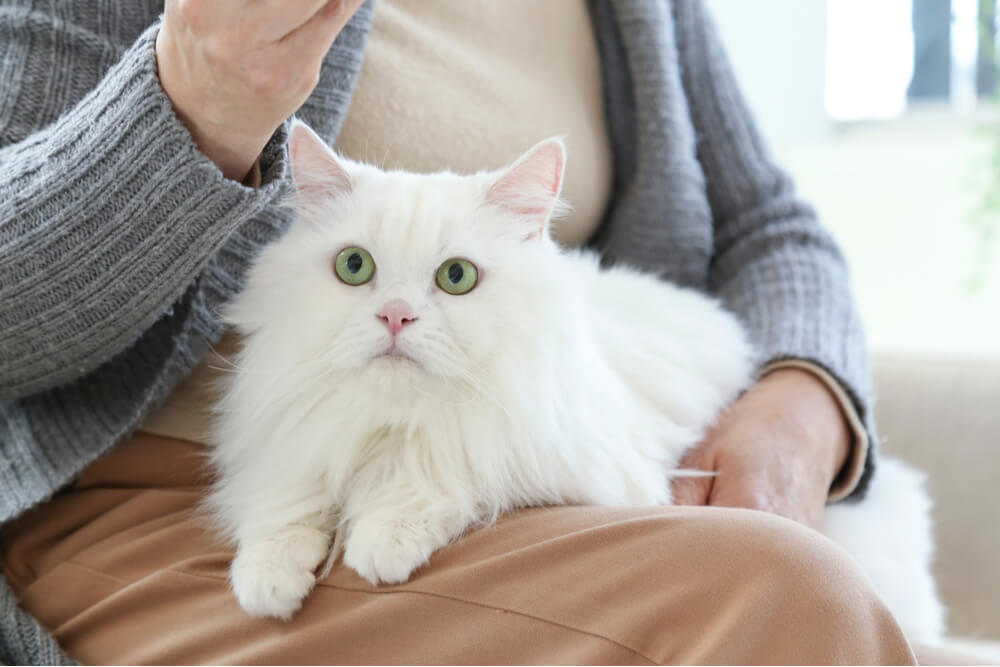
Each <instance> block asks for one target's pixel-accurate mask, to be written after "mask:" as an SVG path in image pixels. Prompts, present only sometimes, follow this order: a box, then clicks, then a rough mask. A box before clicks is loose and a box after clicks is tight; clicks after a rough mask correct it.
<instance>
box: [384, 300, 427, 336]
mask: <svg viewBox="0 0 1000 667" xmlns="http://www.w3.org/2000/svg"><path fill="white" fill-rule="evenodd" d="M375 317H377V318H379V319H380V320H382V321H383V322H385V326H387V327H389V333H391V334H392V335H393V336H395V335H396V334H398V333H399V331H400V329H402V328H403V327H404V326H406V325H407V324H409V323H410V322H413V321H414V320H416V319H417V316H416V315H415V314H414V313H413V309H412V308H410V304H408V303H406V302H405V301H403V300H402V299H393V300H392V301H390V302H389V303H387V304H385V305H384V306H382V310H380V311H378V313H376V314H375Z"/></svg>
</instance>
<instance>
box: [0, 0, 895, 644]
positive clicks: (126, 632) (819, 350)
mask: <svg viewBox="0 0 1000 667" xmlns="http://www.w3.org/2000/svg"><path fill="white" fill-rule="evenodd" d="M161 12H163V15H162V16H160V13H161ZM293 113H297V114H298V115H299V116H300V117H302V118H304V119H305V120H307V121H308V122H309V123H310V125H312V127H314V128H315V129H316V130H317V131H318V132H319V133H320V134H321V135H322V136H323V137H324V138H325V139H326V140H328V141H329V142H330V143H331V144H335V145H336V146H337V148H338V149H339V150H341V151H342V152H344V153H345V154H347V155H348V156H350V157H354V158H356V159H364V158H365V157H366V155H365V153H366V151H367V146H368V145H369V144H372V145H373V147H374V146H379V147H386V148H385V149H383V150H388V147H390V146H391V148H392V159H393V161H394V163H395V164H396V166H400V167H403V168H407V169H411V170H414V171H429V170H434V169H439V168H443V167H445V166H451V167H453V168H456V169H459V170H476V169H481V168H486V167H496V166H499V165H501V164H503V163H505V162H507V161H509V160H510V159H511V158H512V157H514V156H515V155H516V153H517V151H518V149H520V148H521V147H523V146H526V145H530V144H531V143H533V142H534V141H535V140H537V139H538V138H540V137H543V136H546V135H551V134H568V135H569V141H570V144H571V151H570V164H569V168H568V181H567V185H566V191H565V194H566V196H567V197H568V198H569V199H570V201H572V203H573V204H574V206H575V212H574V215H573V217H572V218H570V219H568V220H567V221H565V222H564V223H563V224H561V225H560V228H559V232H558V234H559V240H561V241H562V242H564V243H567V244H574V243H587V244H591V245H593V246H595V247H597V248H599V249H600V250H601V251H602V252H603V253H604V255H605V256H606V257H607V258H608V259H609V261H614V260H624V261H628V262H630V263H632V264H634V265H638V266H640V267H643V268H645V269H648V270H651V271H655V272H658V273H659V274H660V275H662V276H663V277H664V278H665V279H669V280H672V281H675V282H677V283H680V284H683V285H688V286H694V287H697V288H700V289H702V290H704V291H706V292H710V293H712V294H714V295H716V296H717V297H718V298H720V299H721V300H722V301H723V303H724V304H725V305H726V306H727V307H728V308H730V309H731V310H732V311H733V312H735V313H736V314H737V315H739V316H740V317H741V319H742V320H743V321H744V323H745V324H746V325H747V327H748V328H749V330H750V331H751V333H752V335H753V338H754V341H755V343H756V345H757V347H758V349H759V350H760V352H761V357H760V375H759V378H760V379H759V381H758V383H757V384H756V385H755V386H754V387H753V388H752V389H751V390H750V391H749V392H747V393H746V394H745V395H744V396H743V397H742V398H741V399H739V401H738V402H737V403H736V404H735V405H734V406H733V407H732V408H731V409H730V410H729V411H728V412H727V413H726V415H725V416H724V418H723V419H722V421H721V422H720V423H719V424H718V425H717V427H716V428H715V429H714V430H713V432H712V433H711V434H710V435H709V437H708V438H707V439H706V440H705V441H704V442H703V443H702V444H701V445H700V446H699V447H698V448H697V449H696V450H695V451H693V452H692V453H691V454H690V455H689V457H688V459H687V461H686V464H687V465H688V466H691V467H697V468H702V469H705V470H711V471H717V472H719V473H722V474H720V475H719V476H718V477H716V478H712V480H711V481H706V479H707V478H704V479H700V480H693V481H692V480H689V481H687V482H685V484H684V485H679V486H678V487H677V488H676V495H677V499H678V502H679V503H680V506H675V507H659V508H639V509H637V508H588V507H567V508H546V509H534V510H525V511H522V512H518V513H514V514H512V515H510V516H507V517H504V518H503V519H501V521H500V522H499V523H498V525H497V526H496V527H494V528H491V529H489V530H481V531H476V532H473V533H471V534H469V535H467V536H465V537H464V538H462V539H461V540H459V541H458V542H456V543H455V544H453V545H451V546H450V547H448V548H446V549H444V550H442V551H441V552H439V553H437V554H435V555H434V556H433V557H432V559H431V561H430V563H429V564H428V565H427V566H426V567H425V568H423V569H421V571H420V572H419V573H418V576H415V577H413V578H412V579H411V580H410V581H409V582H407V583H405V584H403V585H399V586H392V587H379V588H375V587H372V586H371V585H369V584H368V583H367V582H365V581H364V580H362V579H361V578H360V577H358V576H357V575H356V574H355V573H354V572H352V571H350V570H349V569H347V568H344V567H343V566H338V567H335V568H334V569H333V571H332V572H331V573H330V575H329V576H328V577H327V578H326V579H324V580H323V581H321V582H319V584H318V586H317V588H316V590H315V591H314V592H313V594H312V595H311V596H310V597H309V598H308V599H307V601H306V604H305V606H304V607H303V609H302V610H301V611H300V612H299V614H298V615H297V616H296V617H295V618H294V619H293V620H292V621H291V622H290V623H288V624H285V623H283V622H281V621H276V620H273V619H254V618H250V617H248V616H246V615H245V614H244V613H243V612H242V611H241V610H240V609H239V607H238V606H237V604H236V602H235V600H234V599H233V598H232V595H231V593H230V592H229V591H228V586H227V579H226V572H227V567H228V563H229V561H230V559H231V557H232V554H231V553H230V552H229V551H228V549H227V547H226V545H224V544H222V543H220V542H218V541H217V540H216V539H215V538H213V537H212V536H211V534H210V533H209V532H208V531H206V530H205V528H204V526H203V524H202V522H201V521H200V520H199V517H198V515H197V513H196V512H195V511H194V510H195V508H196V505H197V503H198V501H199V499H200V498H201V497H202V494H203V492H204V489H205V485H206V483H207V480H206V478H205V474H204V472H203V471H202V467H201V462H200V459H201V457H200V456H199V454H200V453H201V451H202V450H203V447H204V438H203V436H202V435H201V434H202V433H203V429H202V428H201V426H200V423H201V421H203V419H204V413H205V412H206V411H207V409H208V408H209V407H210V405H208V403H210V400H211V398H210V396H209V395H208V394H207V393H205V392H203V391H201V389H203V388H204V386H205V384H206V382H207V379H208V378H207V375H209V374H210V368H209V366H210V365H211V364H210V363H209V362H208V360H209V359H210V358H211V356H210V354H209V350H210V347H211V346H212V345H213V344H216V343H217V341H218V340H219V339H220V337H221V336H222V335H223V334H224V325H223V323H222V322H221V321H220V318H219V316H218V312H219V307H220V306H221V305H222V304H224V303H225V302H226V300H227V299H229V298H230V297H231V296H233V295H234V294H235V293H237V292H238V291H239V289H240V286H241V281H242V278H243V275H244V273H245V270H246V267H247V266H248V264H249V262H251V261H252V259H253V258H254V257H255V256H256V254H257V253H258V252H259V250H260V249H261V247H262V246H264V245H265V244H267V243H268V242H270V241H271V240H273V239H275V238H276V237H278V236H279V235H280V234H281V233H282V231H283V230H284V229H285V227H286V226H287V224H288V222H289V219H288V212H287V211H286V210H284V209H281V208H279V207H278V206H277V205H276V201H277V199H278V197H279V195H280V193H281V192H282V190H283V189H284V187H285V185H286V184H287V180H288V169H287V156H286V150H285V140H286V129H285V128H286V125H285V123H286V119H287V118H288V117H289V116H290V115H292V114H293ZM0 174H2V178H0V522H3V523H4V526H3V528H2V531H0V546H2V551H0V557H2V565H3V575H4V579H3V581H2V582H0V608H2V609H3V612H4V613H3V617H2V620H0V662H15V663H18V662H50V663H68V662H71V660H72V659H78V660H83V661H87V662H98V663H118V662H129V663H146V662H152V663H167V662H171V663H182V662H198V663H209V662H211V663H216V662H225V663H233V662H244V663H261V662H380V663H394V662H480V663H488V662H534V663H548V662H608V663H610V662H629V663H632V662H654V663H659V662H671V663H672V662H706V663H722V662H741V663H756V662H772V663H781V662H797V663H895V664H902V663H909V662H911V661H912V660H913V655H912V653H911V650H910V648H909V646H908V645H907V642H906V640H905V638H904V637H903V636H902V635H901V633H900V631H899V629H898V627H897V626H896V624H895V622H894V620H893V619H892V617H891V615H890V614H889V613H888V611H887V610H886V609H885V607H884V606H883V605H882V603H881V602H880V601H879V600H878V598H877V596H876V595H875V593H874V592H873V590H872V589H871V587H870V585H869V584H868V583H867V581H866V579H865V578H864V577H863V576H862V575H861V574H860V572H859V571H858V570H857V568H856V567H855V566H854V565H853V564H852V563H851V562H850V561H849V560H848V559H847V558H846V557H845V555H844V554H843V553H842V552H840V551H839V550H837V549H836V548H835V547H833V546H831V545H830V544H829V543H828V542H826V541H825V540H824V539H823V538H821V537H820V536H819V535H818V534H817V533H816V532H814V531H813V530H810V529H809V528H808V527H807V526H815V525H817V524H818V522H819V521H820V520H821V518H822V514H823V508H824V506H825V505H826V503H828V502H835V501H843V500H846V501H851V500H857V499H859V498H860V497H862V495H863V494H864V491H865V486H866V484H867V481H868V479H869V477H870V474H871V471H872V469H873V461H874V454H875V452H874V451H873V447H874V443H875V442H876V440H875V438H874V431H873V426H872V420H871V402H870V401H871V398H870V389H869V370H868V362H867V356H866V351H865V343H864V338H863V334H862V329H861V325H860V322H859V319H858V315H857V312H856V310H855V308H854V305H853V302H852V298H851V295H850V292H849V288H848V278H847V272H846V269H845V266H844V262H843V259H842V257H841V255H840V253H839V251H838V249H837V247H836V246H835V244H834V243H833V241H832V240H831V238H830V236H829V235H828V233H827V232H826V231H825V230H824V229H823V228H822V227H821V226H820V225H819V223H818V222H817V220H816V217H815V215H814V213H813V211H812V210H811V209H810V208H809V207H808V206H807V205H805V204H804V203H803V202H801V201H800V200H799V199H797V198H796V196H795V193H794V190H793V187H792V184H791V183H790V181H789V179H788V178H787V177H786V176H785V175H784V174H783V173H782V172H781V171H780V170H779V169H778V168H777V167H776V166H775V165H774V163H773V162H772V160H771V158H770V156H769V155H768V153H767V151H766V149H765V147H764V145H763V143H762V141H761V139H760V137H759V134H758V133H757V131H756V129H755V128H754V125H753V123H752V121H751V119H750V116H749V114H748V112H747V109H746V106H745V104H744V102H743V100H742V99H741V97H740V94H739V92H738V90H737V86H736V83H735V81H734V79H733V75H732V73H731V71H730V69H729V66H728V64H727V61H726V58H725V55H724V53H723V50H722V47H721V45H720V43H719V39H718V37H717V35H716V33H715V31H714V28H713V26H712V23H711V21H710V20H709V18H708V17H707V16H706V12H705V8H704V7H703V6H702V4H701V2H699V0H673V1H672V2H668V1H667V0H641V1H640V0H591V1H590V2H586V3H585V2H584V0H560V1H559V2H545V3H537V2H533V1H532V0H513V1H510V2H504V3H469V2H461V3H444V2H435V3H425V2H416V1H415V0H379V4H378V7H377V8H374V7H373V6H372V4H370V3H369V4H366V5H363V6H360V7H359V2H358V1H357V0H331V1H327V0H297V1H296V2H282V1H281V0H167V2H166V6H165V7H164V6H163V3H159V2H155V1H151V2H110V1H108V0H73V1H72V2H70V0H52V1H51V2H48V3H41V4H40V3H28V2H24V1H23V0H0ZM732 508H738V509H732ZM750 510H764V511H750ZM775 515H783V516H784V517H788V518H790V519H793V520H794V521H789V520H788V518H779V517H778V516H775ZM803 524H804V525H803ZM70 656H72V658H71V657H70Z"/></svg>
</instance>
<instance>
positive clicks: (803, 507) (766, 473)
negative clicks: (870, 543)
mask: <svg viewBox="0 0 1000 667" xmlns="http://www.w3.org/2000/svg"><path fill="white" fill-rule="evenodd" d="M850 438H851V435H850V432H849V430H848V426H847V423H846V421H845V419H844V416H843V413H842V412H841V409H840V406H839V405H838V404H837V402H836V399H835V398H834V396H833V394H832V393H831V392H830V390H829V389H828V388H827V387H826V385H824V384H823V382H822V381H821V380H820V379H819V378H817V377H815V376H813V375H812V374H811V373H809V372H808V371H804V370H798V369H781V370H777V371H774V372H773V373H771V374H769V375H767V376H766V377H764V378H763V379H762V380H761V381H760V382H758V383H757V384H756V385H755V386H754V387H753V388H752V389H750V391H748V392H747V393H745V394H744V395H743V396H742V397H741V398H740V399H739V400H737V401H736V403H734V404H733V405H732V406H731V407H730V408H729V409H728V410H727V411H726V412H725V413H724V414H723V416H722V417H721V419H720V420H719V423H718V424H717V425H716V426H715V428H713V429H712V430H711V431H710V432H709V434H708V435H707V437H706V438H705V440H704V441H703V442H702V443H701V444H699V445H698V446H696V447H695V448H694V449H692V450H691V451H690V452H689V453H688V454H687V456H685V458H684V460H683V461H682V462H681V467H682V468H691V469H700V470H706V471H712V472H716V473H717V475H715V476H711V477H696V478H683V479H677V480H675V481H674V485H673V489H674V497H675V502H676V503H677V504H678V505H717V506H724V507H746V508H750V509H757V510H763V511H765V512H773V513H774V514H779V515H781V516H785V517H788V518H790V519H793V520H795V521H798V522H800V523H803V524H806V525H808V526H812V527H813V528H819V527H820V525H821V522H822V519H823V508H824V506H825V504H826V498H827V494H828V492H829V489H830V484H831V482H832V481H833V479H834V477H835V476H836V475H837V473H838V472H839V471H840V469H841V467H843V465H844V462H845V460H846V459H847V455H848V451H849V447H850Z"/></svg>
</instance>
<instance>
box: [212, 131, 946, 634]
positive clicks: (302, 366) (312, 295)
mask: <svg viewBox="0 0 1000 667" xmlns="http://www.w3.org/2000/svg"><path fill="white" fill-rule="evenodd" d="M291 153H292V163H293V171H294V176H295V181H296V185H297V190H298V197H297V206H298V209H299V211H298V220H297V221H296V222H295V224H294V225H293V226H292V227H291V228H290V230H289V231H288V233H287V234H286V235H285V236H284V237H283V238H282V239H281V240H279V241H278V242H276V243H274V244H273V245H271V246H270V247H268V248H267V249H266V250H265V251H264V252H263V253H262V254H261V256H260V258H259V260H258V261H257V262H256V264H255V265H254V267H253V268H252V270H251V272H250V275H249V279H248V285H247V287H246V289H245V291H244V292H243V293H242V294H241V295H240V296H239V297H238V298H237V299H236V300H235V301H234V303H232V304H231V307H229V308H228V310H227V312H226V317H227V319H228V321H229V322H230V323H231V324H232V326H233V327H235V329H236V330H237V331H238V332H239V333H240V334H241V335H242V337H243V341H244V342H243V348H242V351H241V352H240V353H239V355H238V357H237V359H236V361H235V367H236V370H235V372H233V373H232V374H231V378H230V379H229V381H228V383H227V386H226V388H225V393H224V397H223V399H222V401H221V405H220V414H219V418H218V422H217V429H216V441H217V443H216V447H215V448H214V450H213V455H212V456H213V462H214V464H215V467H216V469H217V472H218V474H219V481H218V483H217V485H216V487H215V489H214V492H213V494H212V495H211V498H210V505H211V507H212V509H213V510H214V514H215V516H216V517H217V518H218V520H219V524H220V526H221V527H222V529H223V530H224V531H225V533H226V534H227V535H228V537H230V538H231V539H232V540H233V541H234V542H235V544H236V545H237V555H236V558H235V559H234V561H233V564H232V571H231V579H232V585H233V589H234V591H235V593H236V596H237V598H238V599H239V602H240V604H241V605H242V606H243V608H244V609H245V610H246V611H247V612H249V613H251V614H253V615H257V616H277V617H281V618H288V617H289V616H290V615H291V614H292V613H293V612H294V611H295V610H296V609H298V607H299V605H300V604H301V602H302V599H303V598H304V597H305V596H306V595H307V594H308V592H309V590H310V589H311V587H312V586H313V584H314V581H315V577H314V570H315V569H316V568H317V567H318V566H319V565H321V564H322V563H323V561H324V560H325V559H326V558H327V555H328V553H329V552H330V549H331V539H330V536H331V535H332V534H334V533H335V532H336V534H337V539H338V544H337V545H336V547H337V549H338V550H339V549H340V547H342V553H343V559H344V562H345V563H346V564H347V565H348V566H350V567H352V568H354V569H355V570H357V572H358V573H359V574H361V575H362V576H363V577H365V578H366V579H368V580H369V581H371V582H373V583H378V582H385V583H394V582H401V581H404V580H406V579H407V578H408V577H409V576H410V574H411V573H412V572H413V571H414V570H415V569H416V568H419V567H420V566H421V565H422V564H423V563H425V562H426V561H427V560H428V558H430V556H431V554H433V553H434V551H436V550H437V549H440V548H442V547H444V546H446V545H447V544H448V543H449V542H450V541H452V540H454V539H455V538H457V537H458V536H459V535H461V534H462V533H463V531H465V530H467V529H469V528H470V527H473V526H476V525H481V524H483V523H486V522H490V521H492V520H494V519H495V518H496V517H497V516H498V515H500V514H501V513H503V512H506V511H508V510H511V509H514V508H517V507H522V506H527V505H550V504H597V505H661V504H668V503H670V501H671V497H670V485H669V480H670V478H671V476H672V474H675V473H676V468H677V465H678V461H679V460H680V458H681V456H682V454H683V453H684V452H685V450H686V449H687V448H688V447H690V446H692V445H694V444H695V443H697V442H698V441H699V440H700V438H701V437H702V435H703V433H704V432H705V430H706V428H707V427H708V426H710V425H711V424H712V423H713V421H714V420H715V419H716V418H717V416H718V415H719V413H720V411H721V410H722V409H723V408H724V407H725V406H726V405H727V404H729V403H730V402H731V401H732V400H733V399H734V398H736V396H737V395H738V394H739V392H740V391H741V390H743V389H745V388H746V387H748V386H749V385H750V384H751V381H752V374H753V372H754V355H753V351H752V349H751V346H750V344H749V343H748V340H747V336H746V335H745V333H744V330H743V329H742V327H741V326H740V325H739V323H738V322H737V320H736V318H734V317H733V316H732V315H730V314H729V313H727V312H726V311H725V310H724V309H723V308H722V307H720V305H719V304H718V303H717V302H715V301H713V300H712V299H710V298H708V297H706V296H704V295H702V294H699V293H696V292H694V291H692V290H687V289H681V288H678V287H675V286H673V285H670V284H667V283H665V282H663V281H661V280H659V279H657V278H654V277H653V276H650V275H646V274H643V273H640V272H638V271H635V270H631V269H629V268H625V267H617V268H611V269H602V268H600V267H599V264H598V259H597V257H596V256H595V255H593V254H591V253H588V252H570V251H566V250H564V249H561V248H559V247H558V246H557V245H556V244H555V243H554V242H553V241H552V240H551V239H550V237H549V235H548V232H547V225H548V221H549V219H550V218H551V215H552V213H553V210H554V209H555V208H556V207H557V206H558V195H559V189H560V187H561V182H562V174H563V165H564V150H563V146H562V144H561V142H560V141H558V140H549V141H546V142H543V143H541V144H539V145H538V146H536V147H535V148H533V149H532V150H530V151H529V152H528V153H527V154H526V155H525V156H524V157H522V158H521V159H520V160H519V161H518V162H516V163H515V164H514V165H513V166H511V167H509V168H508V169H506V170H503V171H500V172H493V173H480V174H476V175H472V176H459V175H455V174H450V173H440V174H431V175H416V174H409V173H403V172H391V173H386V172H383V171H381V170H379V169H377V168H375V167H372V166H367V165H362V164H355V163H352V162H349V161H346V160H342V159H340V158H338V157H336V156H335V155H334V154H333V153H332V151H330V150H329V149H328V148H327V147H326V146H325V145H324V144H323V143H322V141H321V140H319V138H318V137H316V136H315V135H314V134H313V133H312V132H311V131H310V130H309V129H308V128H307V127H305V126H304V125H302V124H296V125H295V126H294V128H293V131H292V137H291ZM349 246H358V247H362V248H364V249H366V250H367V251H368V252H369V253H371V255H372V257H373V258H374V261H375V263H376V266H377V268H376V273H375V277H374V279H373V280H372V281H371V282H369V283H367V284H365V285H362V286H358V287H352V286H349V285H347V284H345V283H343V282H341V281H340V280H339V279H338V278H337V277H336V275H335V273H334V270H333V261H334V257H335V256H336V255H337V254H338V253H339V251H341V250H342V249H344V248H345V247H349ZM456 257H458V258H464V259H468V260H470V261H472V262H473V263H474V264H475V265H477V267H478V268H479V272H480V279H479V284H478V285H477V286H476V287H475V289H473V290H472V291H471V292H469V293H468V294H465V295H460V296H455V295H451V294H448V293H446V292H445V291H443V290H442V289H440V288H439V287H437V286H436V284H435V274H436V272H437V268H438V267H439V266H440V265H441V263H442V262H444V261H445V260H447V259H450V258H456ZM395 299H402V300H403V301H405V302H406V303H407V304H409V306H410V307H411V308H412V310H413V312H414V314H415V315H416V317H417V319H416V320H415V321H413V322H411V323H409V324H407V325H406V326H404V327H403V329H402V331H401V332H400V333H399V336H398V340H397V348H398V350H399V351H400V352H401V353H402V354H404V355H408V357H409V358H407V357H405V356H400V355H399V354H395V355H389V356H379V355H380V354H381V353H383V352H385V351H386V350H387V348H388V347H389V346H390V344H391V343H392V336H391V335H390V333H389V329H388V327H387V326H386V323H385V322H384V321H382V320H381V319H380V318H379V317H378V316H377V313H378V312H379V309H380V308H381V307H382V306H383V305H384V304H386V303H388V302H389V301H392V300H395ZM880 470H881V474H880V475H879V476H878V477H876V479H875V481H874V483H873V484H872V489H871V492H870V493H869V496H868V498H867V500H865V501H864V502H863V503H860V504H856V505H835V506H833V507H831V508H829V510H828V513H827V518H826V527H827V531H826V532H827V535H829V536H830V537H833V538H834V539H835V540H838V541H840V543H841V544H843V545H845V546H847V548H848V549H849V550H850V551H851V553H852V554H853V555H854V557H855V558H856V559H857V560H858V561H860V562H861V564H862V566H863V567H865V568H866V569H867V571H868V572H869V574H870V575H871V577H872V579H873V581H874V583H875V585H876V587H877V588H878V589H879V590H880V591H882V593H883V594H884V595H885V596H886V599H887V601H888V603H889V605H890V606H891V608H892V609H893V611H894V612H895V613H896V615H897V617H898V618H899V620H900V621H901V623H902V624H903V626H904V628H905V629H906V630H907V631H908V632H909V633H910V634H911V636H917V635H919V636H921V637H924V638H932V637H934V636H936V635H937V634H938V633H939V632H940V630H941V624H942V610H941V607H940V604H939V603H938V601H937V598H936V596H935V593H934V584H933V581H932V579H931V578H930V574H929V562H930V558H931V554H932V543H931V540H930V524H929V518H928V507H929V502H928V500H927V497H926V494H925V493H924V491H923V489H922V486H921V484H922V480H921V479H920V477H919V476H918V475H916V473H914V472H912V471H910V470H907V469H905V468H904V467H903V466H902V465H901V464H898V463H895V462H891V461H883V462H882V467H881V468H880Z"/></svg>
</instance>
